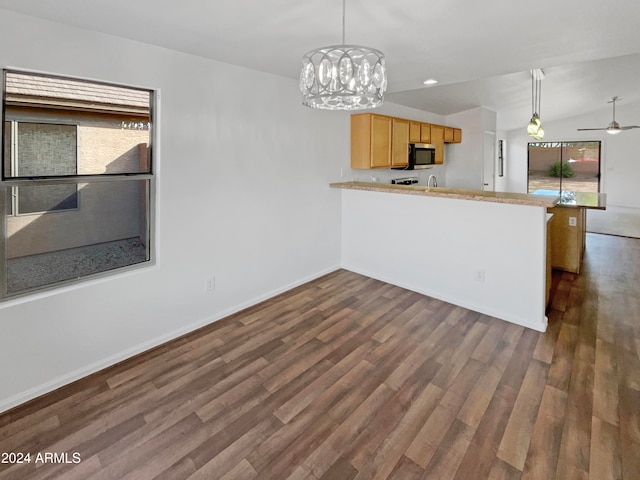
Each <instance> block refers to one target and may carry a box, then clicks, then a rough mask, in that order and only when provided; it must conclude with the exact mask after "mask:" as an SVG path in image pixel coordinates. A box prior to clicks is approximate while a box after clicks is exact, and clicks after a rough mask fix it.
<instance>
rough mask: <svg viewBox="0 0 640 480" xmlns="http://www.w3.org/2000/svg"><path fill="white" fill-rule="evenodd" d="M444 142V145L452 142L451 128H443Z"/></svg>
mask: <svg viewBox="0 0 640 480" xmlns="http://www.w3.org/2000/svg"><path fill="white" fill-rule="evenodd" d="M444 141H445V143H452V142H453V128H451V127H444Z"/></svg>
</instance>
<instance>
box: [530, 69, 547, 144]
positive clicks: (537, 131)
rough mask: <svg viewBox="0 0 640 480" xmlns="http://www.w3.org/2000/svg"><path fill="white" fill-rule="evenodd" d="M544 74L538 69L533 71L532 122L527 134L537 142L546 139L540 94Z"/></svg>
mask: <svg viewBox="0 0 640 480" xmlns="http://www.w3.org/2000/svg"><path fill="white" fill-rule="evenodd" d="M543 78H544V72H543V71H542V70H541V69H539V68H537V69H535V70H531V111H532V115H531V121H530V122H529V125H527V134H529V136H532V137H533V138H535V139H536V140H542V139H543V138H544V129H543V128H542V122H541V120H540V92H541V87H542V79H543Z"/></svg>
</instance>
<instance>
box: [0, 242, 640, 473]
mask: <svg viewBox="0 0 640 480" xmlns="http://www.w3.org/2000/svg"><path fill="white" fill-rule="evenodd" d="M553 278H554V281H553V288H552V302H551V306H550V309H549V320H550V321H549V329H548V331H547V332H546V333H544V334H542V333H538V332H535V331H532V330H528V329H525V328H522V327H519V326H516V325H512V324H509V323H506V322H503V321H500V320H497V319H494V318H490V317H487V316H484V315H481V314H479V313H476V312H472V311H468V310H465V309H462V308H459V307H456V306H453V305H450V304H447V303H444V302H441V301H439V300H435V299H432V298H428V297H425V296H422V295H419V294H417V293H413V292H409V291H406V290H403V289H401V288H398V287H395V286H392V285H388V284H385V283H382V282H379V281H376V280H372V279H369V278H365V277H362V276H359V275H356V274H354V273H351V272H347V271H343V270H342V271H337V272H334V273H332V274H330V275H327V276H325V277H323V278H320V279H318V280H316V281H313V282H311V283H309V284H306V285H303V286H301V287H298V288H296V289H294V290H292V291H290V292H287V293H285V294H283V295H280V296H278V297H276V298H273V299H270V300H268V301H266V302H264V303H262V304H260V305H257V306H255V307H252V308H250V309H248V310H246V311H243V312H240V313H238V314H236V315H233V316H231V317H229V318H227V319H224V320H221V321H219V322H217V323H215V324H213V325H210V326H208V327H206V328H203V329H201V330H199V331H197V332H194V333H192V334H189V335H187V336H185V337H182V338H180V339H177V340H175V341H172V342H170V343H167V344H166V345H163V346H162V347H159V348H156V349H154V350H152V351H150V352H147V353H145V354H143V355H140V356H138V357H136V358H133V359H130V360H128V361H125V362H123V363H121V364H119V365H116V366H114V367H112V368H109V369H107V370H105V371H102V372H99V373H97V374H95V375H92V376H91V377H88V378H86V379H83V380H81V381H78V382H76V383H74V384H72V385H69V386H67V387H64V388H61V389H59V390H57V391H56V392H53V393H51V394H49V395H46V396H43V397H41V398H39V399H36V400H34V401H32V402H29V403H27V404H25V405H22V406H20V407H18V408H16V409H14V410H12V411H10V412H6V413H5V414H3V415H0V446H1V447H0V451H2V452H14V453H18V452H29V453H31V459H32V462H31V463H29V464H15V465H11V464H0V479H2V480H18V479H20V480H22V479H40V480H47V479H49V480H52V479H64V480H73V479H82V480H107V479H113V480H115V479H118V480H128V479H136V480H141V479H142V480H147V479H171V480H178V479H187V478H188V479H192V480H193V479H225V480H227V479H228V480H231V479H233V480H244V479H247V480H249V479H254V478H255V479H260V480H269V479H273V480H276V479H277V480H284V479H308V480H312V479H316V480H329V479H333V480H351V479H356V480H362V479H394V480H414V479H415V480H417V479H437V480H447V479H451V480H480V479H496V480H497V479H502V480H516V479H522V480H549V479H558V480H566V479H585V480H586V479H590V480H638V479H640V360H639V355H640V318H639V317H640V314H639V312H640V240H637V239H628V238H621V237H613V236H605V235H598V234H589V235H588V239H587V252H586V256H585V264H584V268H583V273H582V274H581V275H580V276H576V275H573V274H569V273H560V272H555V273H554V277H553ZM44 452H49V453H57V454H61V453H67V454H68V455H69V458H68V460H69V461H70V462H72V461H73V457H72V455H73V453H76V452H77V453H78V454H79V455H80V459H81V461H80V462H79V463H77V464H74V463H57V462H54V463H42V462H36V461H35V460H36V455H37V453H44ZM59 460H60V457H58V461H59Z"/></svg>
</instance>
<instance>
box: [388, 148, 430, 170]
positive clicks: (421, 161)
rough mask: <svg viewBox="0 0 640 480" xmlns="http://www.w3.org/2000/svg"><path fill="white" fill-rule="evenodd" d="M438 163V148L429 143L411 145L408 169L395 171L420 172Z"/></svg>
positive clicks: (399, 168) (402, 168) (396, 168)
mask: <svg viewBox="0 0 640 480" xmlns="http://www.w3.org/2000/svg"><path fill="white" fill-rule="evenodd" d="M435 163H436V147H435V145H431V144H429V143H410V144H409V158H408V163H407V166H406V167H395V168H394V170H419V169H421V168H428V167H429V166H431V165H433V164H435Z"/></svg>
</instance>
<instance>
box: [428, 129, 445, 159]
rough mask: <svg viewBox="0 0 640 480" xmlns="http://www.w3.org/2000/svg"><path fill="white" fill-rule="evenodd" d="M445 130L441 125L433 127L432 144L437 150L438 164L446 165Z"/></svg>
mask: <svg viewBox="0 0 640 480" xmlns="http://www.w3.org/2000/svg"><path fill="white" fill-rule="evenodd" d="M444 129H445V127H442V126H440V125H431V143H432V144H433V145H434V146H435V148H436V164H437V165H442V164H443V163H444Z"/></svg>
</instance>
